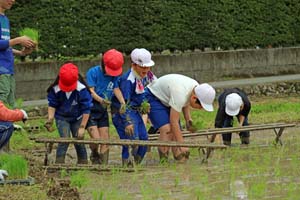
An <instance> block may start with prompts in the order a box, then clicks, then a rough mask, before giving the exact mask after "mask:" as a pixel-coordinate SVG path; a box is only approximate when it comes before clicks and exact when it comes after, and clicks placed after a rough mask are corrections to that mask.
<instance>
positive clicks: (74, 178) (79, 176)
mask: <svg viewBox="0 0 300 200" xmlns="http://www.w3.org/2000/svg"><path fill="white" fill-rule="evenodd" d="M70 180H71V186H72V187H77V188H81V187H83V186H85V185H87V184H88V182H89V181H88V178H87V172H86V171H77V172H74V173H72V174H71V177H70Z"/></svg>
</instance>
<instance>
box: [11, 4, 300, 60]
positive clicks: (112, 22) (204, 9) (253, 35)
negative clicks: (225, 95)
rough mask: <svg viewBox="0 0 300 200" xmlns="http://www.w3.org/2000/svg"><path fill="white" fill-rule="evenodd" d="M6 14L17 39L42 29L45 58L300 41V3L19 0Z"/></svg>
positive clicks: (41, 42)
mask: <svg viewBox="0 0 300 200" xmlns="http://www.w3.org/2000/svg"><path fill="white" fill-rule="evenodd" d="M7 15H8V17H9V18H10V21H11V27H12V36H13V37H15V36H18V32H19V31H20V30H21V29H23V28H25V27H29V28H34V29H37V30H39V32H40V43H39V48H40V49H41V50H42V51H41V52H40V54H41V55H42V56H43V57H45V58H47V57H57V58H59V57H60V56H87V55H97V54H99V53H100V52H104V51H105V50H107V49H109V48H116V49H119V50H121V51H123V52H126V53H129V52H131V50H132V49H133V48H136V47H145V48H147V49H150V50H152V51H162V50H164V49H170V50H171V51H173V50H176V49H177V50H187V49H196V48H198V49H203V48H205V47H210V48H217V47H221V48H222V49H230V48H254V47H256V46H260V47H262V48H263V47H267V46H269V45H271V46H273V47H278V46H292V45H297V44H299V42H300V23H299V21H300V3H299V1H297V0H264V1H261V0H247V1H244V0H211V1H208V0H188V1H187V0H164V1H161V0H151V1H147V0H140V1H136V0H126V1H123V0H110V1H108V0H30V1H29V0H18V1H17V2H16V4H15V5H14V7H13V8H12V9H11V10H9V11H7Z"/></svg>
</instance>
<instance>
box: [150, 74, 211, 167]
mask: <svg viewBox="0 0 300 200" xmlns="http://www.w3.org/2000/svg"><path fill="white" fill-rule="evenodd" d="M215 95H216V92H215V90H214V88H213V87H212V86H210V85H209V84H207V83H203V84H199V83H198V82H197V81H196V80H194V79H192V78H189V77H187V76H184V75H180V74H168V75H165V76H162V77H160V78H159V79H157V80H154V81H153V82H152V83H151V84H149V85H148V86H147V89H146V99H147V100H148V102H149V103H150V107H151V108H150V113H149V118H150V120H151V122H152V124H153V126H154V127H155V128H159V132H160V135H159V140H161V141H177V142H183V141H184V139H183V136H182V133H181V129H180V125H179V119H180V113H181V112H183V115H184V119H185V121H186V124H187V127H189V126H190V125H191V122H192V118H191V114H190V109H189V107H190V106H191V107H192V108H195V109H202V108H204V110H206V111H210V112H211V111H213V105H212V104H213V101H214V99H215ZM172 151H173V155H174V158H175V159H176V160H179V161H185V160H187V159H188V157H189V150H188V148H183V147H181V148H172ZM158 152H159V155H160V159H161V161H163V160H165V159H167V158H168V153H169V148H168V147H159V148H158Z"/></svg>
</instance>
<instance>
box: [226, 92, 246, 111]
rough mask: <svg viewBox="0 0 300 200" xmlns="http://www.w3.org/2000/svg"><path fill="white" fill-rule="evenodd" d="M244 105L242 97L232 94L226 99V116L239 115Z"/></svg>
mask: <svg viewBox="0 0 300 200" xmlns="http://www.w3.org/2000/svg"><path fill="white" fill-rule="evenodd" d="M242 104H243V100H242V97H241V96H240V95H238V94H237V93H232V94H229V95H227V96H226V99H225V112H226V114H227V115H230V116H236V115H237V114H239V112H240V108H241V105H242Z"/></svg>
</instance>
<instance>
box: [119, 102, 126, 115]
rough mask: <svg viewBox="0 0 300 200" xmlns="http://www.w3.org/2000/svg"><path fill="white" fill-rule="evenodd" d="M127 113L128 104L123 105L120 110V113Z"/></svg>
mask: <svg viewBox="0 0 300 200" xmlns="http://www.w3.org/2000/svg"><path fill="white" fill-rule="evenodd" d="M125 112H126V104H124V103H122V104H121V107H120V110H119V113H120V114H124V113H125Z"/></svg>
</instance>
